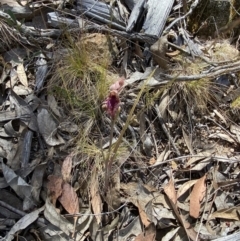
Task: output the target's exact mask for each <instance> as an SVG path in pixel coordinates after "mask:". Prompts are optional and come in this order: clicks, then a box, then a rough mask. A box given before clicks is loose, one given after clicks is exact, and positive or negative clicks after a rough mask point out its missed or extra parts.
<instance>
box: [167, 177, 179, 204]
mask: <svg viewBox="0 0 240 241" xmlns="http://www.w3.org/2000/svg"><path fill="white" fill-rule="evenodd" d="M164 192H165V193H166V194H167V196H168V198H169V199H170V200H171V201H172V202H173V203H174V204H175V205H176V203H177V194H176V191H175V187H174V182H173V178H171V179H170V181H169V183H168V184H167V185H166V186H165V187H164Z"/></svg>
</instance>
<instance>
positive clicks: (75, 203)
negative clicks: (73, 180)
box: [58, 182, 79, 214]
mask: <svg viewBox="0 0 240 241" xmlns="http://www.w3.org/2000/svg"><path fill="white" fill-rule="evenodd" d="M58 200H59V202H60V203H61V204H62V205H63V207H64V208H65V209H66V211H67V212H68V213H69V214H75V213H79V200H78V196H77V193H76V192H75V190H74V189H73V187H72V186H71V185H70V184H68V183H66V182H65V183H64V184H63V189H62V195H61V196H60V197H59V198H58Z"/></svg>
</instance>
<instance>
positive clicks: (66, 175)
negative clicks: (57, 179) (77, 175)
mask: <svg viewBox="0 0 240 241" xmlns="http://www.w3.org/2000/svg"><path fill="white" fill-rule="evenodd" d="M72 158H73V154H72V153H71V154H70V155H68V156H67V157H66V158H65V159H64V161H63V164H62V170H61V172H62V177H63V180H64V181H65V182H70V181H71V171H72Z"/></svg>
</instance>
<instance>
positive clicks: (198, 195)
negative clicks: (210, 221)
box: [189, 175, 206, 218]
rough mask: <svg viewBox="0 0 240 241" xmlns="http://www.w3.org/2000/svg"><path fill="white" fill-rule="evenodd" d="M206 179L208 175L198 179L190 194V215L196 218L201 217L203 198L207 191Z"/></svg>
mask: <svg viewBox="0 0 240 241" xmlns="http://www.w3.org/2000/svg"><path fill="white" fill-rule="evenodd" d="M205 180H206V175H204V176H203V177H201V178H200V179H198V180H197V182H196V183H195V185H194V187H193V190H192V192H191V195H190V211H189V212H190V215H191V216H192V217H194V218H198V217H199V213H200V205H201V201H202V200H203V198H204V196H205V192H206V184H205Z"/></svg>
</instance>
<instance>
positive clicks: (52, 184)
mask: <svg viewBox="0 0 240 241" xmlns="http://www.w3.org/2000/svg"><path fill="white" fill-rule="evenodd" d="M48 180H49V181H48V184H47V189H48V191H49V196H50V199H51V202H52V204H53V205H54V206H56V201H57V199H58V198H59V197H60V196H61V194H62V185H63V179H62V178H61V177H57V176H54V175H50V176H49V177H48Z"/></svg>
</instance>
